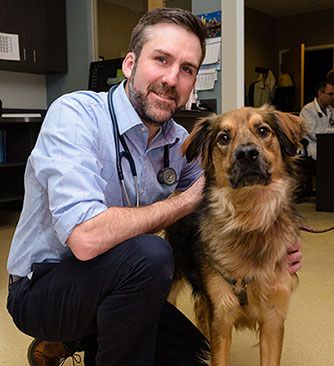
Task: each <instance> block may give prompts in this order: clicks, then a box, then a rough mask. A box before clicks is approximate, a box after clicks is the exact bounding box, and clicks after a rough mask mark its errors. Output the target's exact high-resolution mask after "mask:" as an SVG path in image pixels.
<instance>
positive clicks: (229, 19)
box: [221, 0, 245, 112]
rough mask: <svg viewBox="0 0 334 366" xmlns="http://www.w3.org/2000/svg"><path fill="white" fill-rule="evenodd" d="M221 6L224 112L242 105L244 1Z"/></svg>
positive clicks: (228, 0)
mask: <svg viewBox="0 0 334 366" xmlns="http://www.w3.org/2000/svg"><path fill="white" fill-rule="evenodd" d="M221 6H222V57H221V98H222V99H221V106H222V112H226V111H228V110H230V109H234V108H239V107H242V106H243V105H244V98H245V91H244V90H245V86H244V73H245V71H244V70H245V66H244V63H245V56H244V32H245V26H244V0H221Z"/></svg>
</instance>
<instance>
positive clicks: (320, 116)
mask: <svg viewBox="0 0 334 366" xmlns="http://www.w3.org/2000/svg"><path fill="white" fill-rule="evenodd" d="M313 104H314V108H315V109H316V110H317V112H318V117H319V118H322V117H324V116H326V117H327V115H326V113H325V112H324V111H321V112H319V110H318V108H317V105H316V103H315V102H314V101H313ZM329 113H330V116H329V118H328V122H329V124H330V125H331V126H334V118H333V113H332V111H330V112H329Z"/></svg>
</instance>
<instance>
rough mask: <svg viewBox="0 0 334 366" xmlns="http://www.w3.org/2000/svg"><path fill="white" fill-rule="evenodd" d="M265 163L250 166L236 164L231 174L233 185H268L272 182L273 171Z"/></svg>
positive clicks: (235, 186) (238, 186) (240, 186)
mask: <svg viewBox="0 0 334 366" xmlns="http://www.w3.org/2000/svg"><path fill="white" fill-rule="evenodd" d="M264 165H265V164H263V163H262V164H260V163H257V164H251V165H248V166H247V165H242V166H240V165H239V164H234V166H233V167H232V169H231V171H230V176H229V181H230V184H231V187H232V188H234V189H236V188H242V187H250V186H254V185H263V186H265V185H268V184H269V183H270V182H271V173H270V172H269V170H268V168H267V167H265V166H264Z"/></svg>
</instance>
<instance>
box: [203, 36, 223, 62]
mask: <svg viewBox="0 0 334 366" xmlns="http://www.w3.org/2000/svg"><path fill="white" fill-rule="evenodd" d="M220 41H221V37H216V38H208V39H207V40H206V54H205V58H204V60H203V65H209V64H215V63H217V62H218V61H219V58H220V57H219V56H220Z"/></svg>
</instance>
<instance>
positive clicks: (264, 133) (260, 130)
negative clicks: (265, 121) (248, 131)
mask: <svg viewBox="0 0 334 366" xmlns="http://www.w3.org/2000/svg"><path fill="white" fill-rule="evenodd" d="M257 133H258V134H259V136H260V137H263V138H264V137H267V136H268V135H269V133H270V130H269V128H268V127H265V126H260V127H258V129H257Z"/></svg>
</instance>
